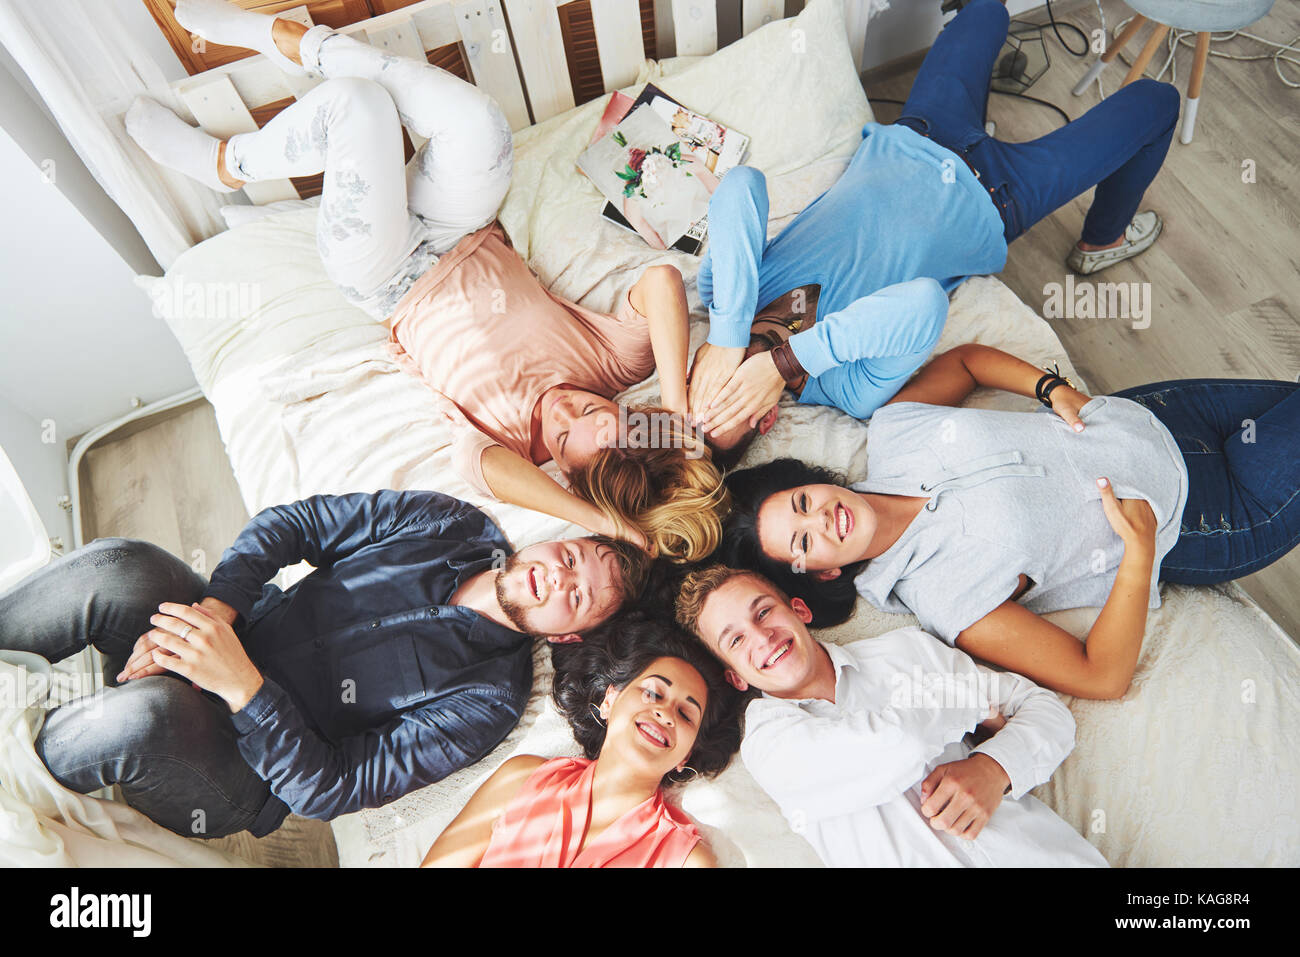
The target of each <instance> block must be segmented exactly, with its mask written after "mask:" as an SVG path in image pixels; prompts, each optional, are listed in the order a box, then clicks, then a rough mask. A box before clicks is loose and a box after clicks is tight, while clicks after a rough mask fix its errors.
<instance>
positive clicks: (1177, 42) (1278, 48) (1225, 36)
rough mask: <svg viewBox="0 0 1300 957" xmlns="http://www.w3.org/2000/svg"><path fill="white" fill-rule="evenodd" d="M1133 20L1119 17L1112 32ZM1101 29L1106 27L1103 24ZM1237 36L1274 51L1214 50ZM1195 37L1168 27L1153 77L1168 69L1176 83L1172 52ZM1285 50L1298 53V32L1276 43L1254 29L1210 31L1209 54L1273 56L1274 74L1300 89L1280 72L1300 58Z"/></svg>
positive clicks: (1232, 57)
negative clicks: (1162, 54) (1164, 50)
mask: <svg viewBox="0 0 1300 957" xmlns="http://www.w3.org/2000/svg"><path fill="white" fill-rule="evenodd" d="M1132 20H1133V18H1132V17H1127V18H1125V19H1124V20H1121V21H1120V22H1119V23H1117V24H1115V28H1114V30H1113V31H1112V35H1113V36H1118V35H1119V33H1120V31H1121V30H1123V29H1124V27H1126V26H1127V25H1128V24H1129V23H1130V22H1131V21H1132ZM1103 29H1105V27H1104V26H1103ZM1237 38H1241V39H1243V40H1254V41H1255V42H1256V43H1259V44H1262V45H1263V46H1265V47H1272V48H1273V52H1272V53H1260V54H1256V55H1253V56H1243V55H1241V54H1238V53H1221V52H1217V51H1216V50H1215V49H1214V44H1216V43H1227V42H1229V41H1231V40H1235V39H1237ZM1195 39H1196V31H1195V30H1170V31H1169V34H1168V36H1167V38H1166V40H1165V44H1166V46H1167V47H1168V49H1169V55H1168V56H1167V57H1165V62H1164V63H1163V64H1161V66H1160V69H1159V70H1158V71H1157V72H1156V73H1155V75H1154V77H1153V78H1154V79H1156V80H1158V79H1160V78H1161V77H1162V76H1164V75H1165V71H1166V70H1168V71H1169V82H1171V83H1177V82H1178V65H1177V63H1176V62H1175V61H1174V54H1175V53H1176V52H1177V51H1178V47H1180V46H1183V47H1187V48H1189V49H1191V48H1192V47H1194V46H1195V44H1194V41H1195ZM1286 53H1297V54H1300V36H1297V37H1296V38H1295V39H1294V40H1292V41H1291V42H1290V43H1278V42H1277V41H1276V40H1267V39H1265V38H1264V37H1261V36H1256V35H1255V34H1253V33H1247V32H1246V31H1245V30H1233V31H1231V32H1230V33H1222V34H1214V33H1212V34H1210V56H1213V57H1220V58H1221V59H1224V60H1242V61H1251V60H1272V61H1273V72H1274V73H1276V74H1277V78H1278V79H1279V80H1281V81H1282V82H1283V83H1284V84H1286V85H1287V86H1289V87H1290V88H1291V89H1293V90H1298V89H1300V81H1296V80H1292V79H1289V78H1288V77H1287V76H1286V74H1284V73H1283V72H1282V64H1283V63H1290V64H1291V65H1292V66H1295V67H1300V59H1295V58H1294V57H1289V56H1284V54H1286ZM1118 59H1119V60H1120V61H1121V62H1122V63H1124V65H1125V66H1131V65H1132V64H1131V63H1129V61H1128V60H1126V59H1124V54H1123V53H1121V54H1120V55H1119V57H1118ZM1143 75H1144V76H1150V75H1151V74H1150V71H1149V68H1148V71H1147V72H1145V73H1144V74H1143Z"/></svg>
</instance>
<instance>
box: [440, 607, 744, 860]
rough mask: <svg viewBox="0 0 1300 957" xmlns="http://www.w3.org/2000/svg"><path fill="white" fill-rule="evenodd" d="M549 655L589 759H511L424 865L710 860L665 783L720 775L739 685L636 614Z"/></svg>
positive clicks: (733, 734) (699, 652) (687, 643)
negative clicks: (728, 681)
mask: <svg viewBox="0 0 1300 957" xmlns="http://www.w3.org/2000/svg"><path fill="white" fill-rule="evenodd" d="M552 654H553V656H554V661H555V688H554V699H555V704H556V706H557V707H558V708H559V710H560V711H561V713H563V714H564V716H565V717H566V718H567V719H568V720H569V723H570V725H571V726H572V727H573V730H574V736H575V737H576V738H577V739H578V743H579V744H580V745H581V746H582V749H583V752H584V753H585V755H586V757H585V758H568V757H563V758H552V759H549V760H548V759H546V758H543V757H539V756H536V755H518V756H516V757H513V758H510V759H509V760H508V761H506V762H505V763H504V764H502V765H501V767H499V768H498V769H497V770H496V771H495V772H494V773H493V774H492V776H491V777H489V778H488V779H487V781H485V782H484V783H483V785H482V786H481V787H480V788H479V789H478V791H477V792H476V793H475V794H474V796H473V797H471V798H470V800H469V802H468V803H467V804H466V805H465V807H464V808H463V809H462V810H461V812H460V814H458V815H457V816H456V818H455V820H453V821H452V822H451V824H450V825H448V827H447V829H446V830H444V831H443V832H442V834H441V835H440V836H439V837H438V839H437V840H436V841H435V842H434V844H433V846H432V847H431V848H429V853H428V854H427V855H426V856H425V858H424V865H423V866H425V867H714V866H716V861H715V859H714V856H713V853H712V852H711V851H710V850H709V848H708V846H707V845H706V844H705V843H704V842H703V840H702V839H701V837H700V834H699V831H698V830H697V829H696V827H695V825H694V824H693V823H692V822H691V820H690V818H688V817H687V816H686V815H685V814H683V813H682V812H681V811H680V810H678V809H677V808H675V807H673V806H672V805H670V804H669V803H667V801H665V799H664V789H665V788H666V787H670V786H672V785H673V784H677V783H680V782H682V781H686V780H690V779H691V778H692V777H694V776H695V775H696V774H702V775H711V774H716V773H717V772H719V771H721V770H722V769H723V768H724V767H726V766H727V764H728V763H729V762H730V760H731V757H732V755H733V754H735V752H736V749H737V747H738V746H739V743H740V728H739V722H738V704H739V695H738V694H737V693H736V692H734V691H732V690H731V689H730V688H729V687H728V686H727V684H726V682H725V681H724V680H723V677H722V670H721V667H720V666H719V665H718V663H717V662H716V661H715V660H714V659H713V658H712V656H710V655H709V653H708V652H707V651H706V650H705V649H704V648H703V647H702V646H701V645H700V644H699V642H698V641H695V640H693V639H692V638H690V637H689V636H687V635H684V634H682V633H681V632H680V631H678V630H677V629H676V628H675V627H673V626H672V625H668V624H665V623H661V622H657V621H652V620H648V619H644V618H633V619H628V618H624V619H622V620H621V621H619V622H618V623H617V624H616V625H615V626H614V627H606V628H604V629H602V631H601V632H599V633H593V634H592V635H590V636H588V638H587V639H586V640H585V641H583V642H581V643H578V644H572V645H556V646H553V648H552Z"/></svg>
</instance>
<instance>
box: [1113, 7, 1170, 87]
mask: <svg viewBox="0 0 1300 957" xmlns="http://www.w3.org/2000/svg"><path fill="white" fill-rule="evenodd" d="M1168 32H1169V27H1168V26H1167V25H1165V24H1163V23H1157V24H1156V26H1155V29H1154V30H1152V31H1151V36H1149V37H1147V42H1146V46H1144V47H1143V48H1142V52H1141V53H1139V54H1138V58H1137V59H1136V60H1134V61H1133V65H1132V66H1131V67H1129V68H1128V75H1127V76H1125V77H1124V82H1123V83H1121V84H1120V86H1121V87H1124V86H1128V85H1129V84H1130V83H1132V82H1133V81H1134V80H1136V79H1137V78H1138V77H1140V76H1141V75H1142V74H1143V73H1144V72H1145V71H1146V68H1147V64H1148V63H1150V62H1151V58H1152V57H1153V56H1155V55H1156V50H1157V49H1158V48H1159V47H1160V44H1161V43H1162V42H1164V39H1165V34H1167V33H1168Z"/></svg>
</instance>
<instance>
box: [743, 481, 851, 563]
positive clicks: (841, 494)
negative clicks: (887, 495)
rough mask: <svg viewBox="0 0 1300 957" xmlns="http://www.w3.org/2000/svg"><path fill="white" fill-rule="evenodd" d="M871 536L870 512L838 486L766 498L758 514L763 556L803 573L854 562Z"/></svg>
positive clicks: (795, 490) (806, 487)
mask: <svg viewBox="0 0 1300 957" xmlns="http://www.w3.org/2000/svg"><path fill="white" fill-rule="evenodd" d="M875 534H876V513H875V511H874V510H873V509H872V508H871V506H870V505H868V504H867V502H866V499H864V498H863V497H862V496H861V495H859V494H858V493H857V492H854V491H852V490H851V489H847V488H843V487H842V486H839V485H800V486H798V487H797V488H792V489H787V490H786V491H784V492H778V493H776V494H775V495H769V496H768V497H767V498H766V499H764V501H763V504H762V505H760V506H759V509H758V540H759V544H760V545H761V546H762V548H763V554H764V555H766V556H767V557H768V558H771V559H772V560H774V561H778V562H789V563H790V564H791V566H792V567H794V568H796V569H799V570H801V571H805V572H823V571H829V570H831V569H838V568H843V567H844V566H845V565H852V564H853V563H854V562H856V561H860V560H861V559H862V557H863V555H865V554H866V552H867V549H868V547H869V546H870V544H871V539H872V537H873V536H874V535H875Z"/></svg>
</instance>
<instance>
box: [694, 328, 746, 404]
mask: <svg viewBox="0 0 1300 957" xmlns="http://www.w3.org/2000/svg"><path fill="white" fill-rule="evenodd" d="M744 358H745V349H744V347H743V346H738V347H736V348H735V349H728V348H724V347H722V346H711V345H709V344H708V343H707V342H706V343H704V345H702V346H700V347H699V349H697V350H696V351H695V362H694V363H692V364H691V376H690V391H689V396H688V401H689V403H690V407H691V412H692V413H694V414H695V415H696V416H697V417H698V416H700V415H702V414H703V413H704V411H705V410H706V409H707V408H708V407H709V403H710V402H712V401H713V400H714V398H715V397H716V396H717V394H718V390H719V389H721V388H722V387H723V386H724V385H726V384H727V380H728V379H730V378H731V376H732V374H733V373H734V372H735V371H736V370H737V369H739V368H740V363H741V361H742V360H743V359H744Z"/></svg>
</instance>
